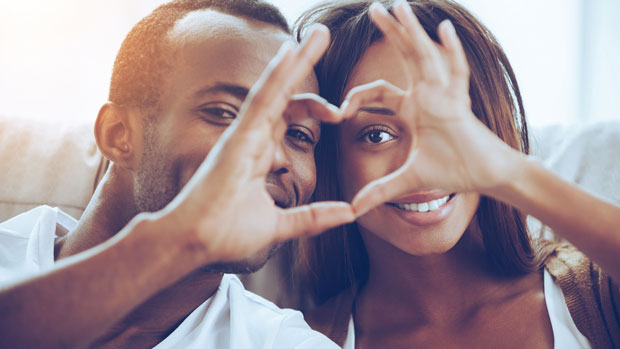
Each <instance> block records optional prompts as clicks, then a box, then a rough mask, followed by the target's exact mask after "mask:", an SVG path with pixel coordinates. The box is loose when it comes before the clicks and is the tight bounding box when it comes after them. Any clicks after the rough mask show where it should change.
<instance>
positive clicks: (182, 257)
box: [132, 212, 215, 273]
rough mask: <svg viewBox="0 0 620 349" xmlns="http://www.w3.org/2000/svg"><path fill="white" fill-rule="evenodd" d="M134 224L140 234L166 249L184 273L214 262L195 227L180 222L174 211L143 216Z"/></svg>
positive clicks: (136, 218) (136, 219) (142, 214)
mask: <svg viewBox="0 0 620 349" xmlns="http://www.w3.org/2000/svg"><path fill="white" fill-rule="evenodd" d="M134 221H135V229H136V230H138V231H139V233H138V234H139V235H142V236H143V238H144V239H146V240H148V241H150V243H152V244H154V245H155V246H159V248H163V249H164V250H165V251H166V252H165V255H166V256H167V258H171V259H172V260H173V261H174V262H173V263H175V264H177V265H178V266H179V267H181V268H180V269H182V270H183V271H184V272H185V273H190V272H192V271H194V270H195V269H197V268H200V267H202V266H204V265H206V264H210V263H213V262H215V260H212V258H210V254H209V253H208V251H207V249H206V248H205V244H204V242H203V241H202V240H201V239H200V238H199V236H198V233H197V232H196V231H195V230H194V229H192V225H191V224H186V223H187V222H180V221H179V220H178V219H177V217H176V216H175V215H174V214H173V213H172V212H167V213H162V212H155V213H141V214H139V215H138V216H136V217H135V218H134ZM132 222H133V221H132ZM184 223H185V224H184Z"/></svg>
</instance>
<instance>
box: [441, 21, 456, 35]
mask: <svg viewBox="0 0 620 349" xmlns="http://www.w3.org/2000/svg"><path fill="white" fill-rule="evenodd" d="M440 25H441V26H443V27H445V28H446V29H444V30H446V34H448V35H450V36H455V35H456V30H455V29H454V25H453V24H452V21H450V20H449V19H445V20H444V21H443V22H441V24H440Z"/></svg>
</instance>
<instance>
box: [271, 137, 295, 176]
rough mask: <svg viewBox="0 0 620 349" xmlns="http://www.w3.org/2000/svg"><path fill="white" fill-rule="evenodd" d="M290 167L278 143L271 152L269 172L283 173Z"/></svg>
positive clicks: (289, 162) (287, 158) (285, 153)
mask: <svg viewBox="0 0 620 349" xmlns="http://www.w3.org/2000/svg"><path fill="white" fill-rule="evenodd" d="M290 169H291V161H290V159H289V157H288V154H287V152H286V150H285V149H284V146H283V145H282V143H280V144H278V146H277V147H276V149H275V151H274V152H273V161H272V162H271V171H270V172H271V173H274V174H284V173H288V172H289V171H290Z"/></svg>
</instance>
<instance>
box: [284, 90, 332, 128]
mask: <svg viewBox="0 0 620 349" xmlns="http://www.w3.org/2000/svg"><path fill="white" fill-rule="evenodd" d="M286 110H287V111H290V112H291V113H296V112H297V111H298V110H304V111H305V112H306V113H307V114H308V115H309V116H310V117H312V118H314V119H316V120H319V121H324V122H330V123H338V122H341V121H342V119H343V113H342V111H341V110H340V108H338V107H336V106H335V105H333V104H331V103H329V102H328V101H327V100H325V99H324V98H322V97H321V96H319V95H317V94H314V93H300V94H296V95H294V96H293V97H292V98H291V100H290V101H289V103H288V106H287V109H286Z"/></svg>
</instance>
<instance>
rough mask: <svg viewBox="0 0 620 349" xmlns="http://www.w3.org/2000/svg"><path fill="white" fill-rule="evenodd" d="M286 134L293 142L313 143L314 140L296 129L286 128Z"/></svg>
mask: <svg viewBox="0 0 620 349" xmlns="http://www.w3.org/2000/svg"><path fill="white" fill-rule="evenodd" d="M286 136H287V137H289V138H292V139H293V140H294V141H295V142H303V143H308V144H310V145H314V140H313V139H312V138H310V136H308V134H306V133H305V132H304V131H301V130H298V129H294V128H291V129H288V130H287V131H286Z"/></svg>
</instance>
